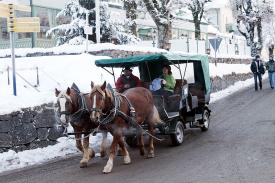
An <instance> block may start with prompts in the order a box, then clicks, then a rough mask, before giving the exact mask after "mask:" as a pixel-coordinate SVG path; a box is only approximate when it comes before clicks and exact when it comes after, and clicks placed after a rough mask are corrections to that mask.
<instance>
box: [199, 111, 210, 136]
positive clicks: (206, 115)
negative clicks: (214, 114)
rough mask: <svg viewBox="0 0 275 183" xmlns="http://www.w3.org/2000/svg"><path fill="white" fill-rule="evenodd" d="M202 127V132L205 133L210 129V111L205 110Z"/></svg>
mask: <svg viewBox="0 0 275 183" xmlns="http://www.w3.org/2000/svg"><path fill="white" fill-rule="evenodd" d="M202 120H203V122H202V125H203V126H202V127H201V131H203V132H205V131H207V130H208V129H209V125H210V114H209V112H208V110H206V109H205V110H204V112H203V116H202Z"/></svg>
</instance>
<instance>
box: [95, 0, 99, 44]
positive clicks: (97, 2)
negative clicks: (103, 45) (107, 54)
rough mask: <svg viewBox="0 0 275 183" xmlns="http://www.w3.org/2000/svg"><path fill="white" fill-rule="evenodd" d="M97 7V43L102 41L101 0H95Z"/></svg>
mask: <svg viewBox="0 0 275 183" xmlns="http://www.w3.org/2000/svg"><path fill="white" fill-rule="evenodd" d="M95 8H96V10H95V11H96V16H95V17H96V43H100V4H99V0H95Z"/></svg>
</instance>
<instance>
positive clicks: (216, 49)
mask: <svg viewBox="0 0 275 183" xmlns="http://www.w3.org/2000/svg"><path fill="white" fill-rule="evenodd" d="M215 66H217V39H215Z"/></svg>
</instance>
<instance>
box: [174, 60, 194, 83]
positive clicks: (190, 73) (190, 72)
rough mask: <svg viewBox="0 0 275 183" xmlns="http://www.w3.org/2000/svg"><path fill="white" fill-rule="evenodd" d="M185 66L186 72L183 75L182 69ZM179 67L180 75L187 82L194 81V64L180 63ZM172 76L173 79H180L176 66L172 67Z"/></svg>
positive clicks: (183, 69)
mask: <svg viewBox="0 0 275 183" xmlns="http://www.w3.org/2000/svg"><path fill="white" fill-rule="evenodd" d="M185 68H186V73H185V77H184V71H185ZM180 69H181V73H182V77H184V79H186V80H187V82H188V83H195V76H194V64H193V63H188V64H180ZM172 72H173V76H174V78H175V79H181V76H180V72H179V70H178V68H176V67H175V66H173V67H172Z"/></svg>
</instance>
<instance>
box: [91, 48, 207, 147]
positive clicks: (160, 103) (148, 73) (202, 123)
mask: <svg viewBox="0 0 275 183" xmlns="http://www.w3.org/2000/svg"><path fill="white" fill-rule="evenodd" d="M95 64H96V65H97V66H98V67H102V68H104V69H105V70H106V71H108V72H109V73H110V74H112V75H113V76H114V79H115V73H114V68H123V67H126V66H129V67H137V68H138V70H139V73H140V79H141V81H142V82H143V86H144V87H145V88H148V89H149V88H150V87H149V86H150V83H151V82H152V81H153V79H155V78H157V77H158V76H160V75H161V72H162V67H163V65H171V66H173V68H174V70H173V71H174V73H173V74H176V75H177V76H178V78H177V77H176V85H175V88H174V93H173V95H171V96H167V97H164V96H161V95H154V96H153V97H154V103H155V106H156V107H157V110H158V112H159V115H160V118H161V120H162V121H163V123H162V124H161V125H159V126H157V128H156V134H159V135H170V136H171V140H172V144H173V145H180V144H181V143H182V142H183V140H184V129H185V128H187V125H186V124H189V127H190V128H200V129H201V130H202V131H207V130H208V128H209V122H210V119H209V117H210V112H211V111H210V109H209V108H208V104H209V101H210V89H211V86H210V76H209V62H208V57H207V56H204V55H184V54H171V53H167V54H149V55H142V56H132V57H127V58H116V59H104V60H97V61H96V62H95ZM190 70H191V73H190V74H191V76H192V78H191V80H192V81H188V82H187V80H186V74H187V71H190ZM175 71H176V72H177V73H175ZM143 128H144V129H146V128H147V127H146V126H144V125H143ZM133 134H135V133H133ZM134 139H135V137H134V136H132V135H128V136H127V138H126V142H127V143H128V144H129V145H130V146H131V145H133V144H134V141H135V140H134Z"/></svg>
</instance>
